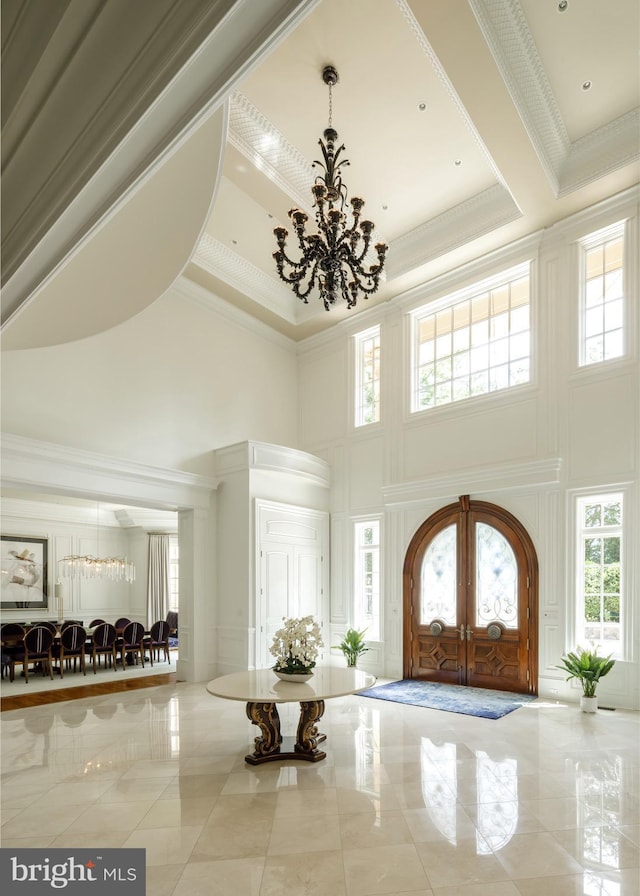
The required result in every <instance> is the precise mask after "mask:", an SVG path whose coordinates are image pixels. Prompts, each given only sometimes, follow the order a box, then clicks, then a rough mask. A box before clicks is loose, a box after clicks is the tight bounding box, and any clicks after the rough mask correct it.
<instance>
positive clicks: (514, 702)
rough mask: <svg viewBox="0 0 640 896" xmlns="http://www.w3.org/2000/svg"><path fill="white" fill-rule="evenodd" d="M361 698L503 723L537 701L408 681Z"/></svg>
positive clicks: (371, 690)
mask: <svg viewBox="0 0 640 896" xmlns="http://www.w3.org/2000/svg"><path fill="white" fill-rule="evenodd" d="M358 697H375V698H376V699H377V700H390V701H392V702H393V703H410V704H411V705H412V706H425V707H427V708H428V709H441V710H443V711H444V712H458V713H462V714H463V715H465V716H479V717H480V718H482V719H501V718H502V717H503V716H506V715H507V714H508V713H510V712H513V710H514V709H518V708H519V707H520V706H523V705H524V704H525V703H531V701H532V700H535V699H536V698H535V697H534V696H532V695H531V694H514V693H511V692H510V691H492V690H488V689H487V688H467V687H462V686H461V685H455V684H440V683H439V682H435V681H433V682H432V681H415V680H413V679H408V678H405V679H403V680H402V681H392V682H390V683H389V684H380V685H378V686H377V687H372V688H368V689H367V690H366V691H359V692H358Z"/></svg>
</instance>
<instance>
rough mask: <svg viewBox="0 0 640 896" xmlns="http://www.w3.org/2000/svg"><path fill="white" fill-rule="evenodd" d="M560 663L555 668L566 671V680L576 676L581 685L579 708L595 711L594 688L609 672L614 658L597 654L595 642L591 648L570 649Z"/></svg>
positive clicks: (596, 699)
mask: <svg viewBox="0 0 640 896" xmlns="http://www.w3.org/2000/svg"><path fill="white" fill-rule="evenodd" d="M561 663H562V665H560V666H557V667H556V668H558V669H562V671H563V672H568V673H569V674H568V676H567V679H566V680H567V681H570V680H571V679H572V678H577V679H579V681H580V684H581V685H582V697H581V698H580V708H581V709H582V711H583V712H595V711H596V709H597V708H598V698H597V696H596V689H597V687H598V682H599V681H600V679H601V678H603V677H604V676H605V675H606V674H607V673H608V672H610V671H611V670H612V669H613V667H614V665H615V660H613V659H611V654H609V656H599V655H598V653H597V650H596V646H595V644H592V645H591V648H590V649H588V648H585V647H580V646H578V647H576V649H575V651H570V652H569V653H567V654H566V656H563V657H562V659H561Z"/></svg>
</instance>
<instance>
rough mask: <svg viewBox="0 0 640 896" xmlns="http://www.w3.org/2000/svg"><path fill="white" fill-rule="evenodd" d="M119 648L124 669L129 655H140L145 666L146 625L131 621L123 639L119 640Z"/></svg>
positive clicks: (123, 634)
mask: <svg viewBox="0 0 640 896" xmlns="http://www.w3.org/2000/svg"><path fill="white" fill-rule="evenodd" d="M118 650H119V651H120V659H121V660H122V668H123V669H124V668H125V667H126V665H127V656H131V657H134V656H136V655H137V656H139V657H140V662H141V663H142V665H143V666H144V625H143V624H142V623H141V622H130V623H129V625H127V626H125V629H124V631H123V632H122V639H121V640H120V639H119V640H118Z"/></svg>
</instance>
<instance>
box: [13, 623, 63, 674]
mask: <svg viewBox="0 0 640 896" xmlns="http://www.w3.org/2000/svg"><path fill="white" fill-rule="evenodd" d="M52 646H53V634H52V632H51V631H50V630H49V629H48V628H47V627H46V626H44V625H34V626H33V628H30V629H29V631H28V632H27V633H26V634H25V636H24V639H23V641H22V647H21V649H19V650H18V651H17V652H16V653H15V654H14V655H13V656H12V657H11V666H10V674H9V677H10V679H11V681H14V679H15V668H16V666H22V669H23V672H24V680H25V682H27V683H28V681H29V666H30V665H32V664H34V663H40V664H42V673H43V675H44V674H45V673H46V672H47V671H48V672H49V677H50V678H51V679H52V680H53V658H52V656H51V649H52Z"/></svg>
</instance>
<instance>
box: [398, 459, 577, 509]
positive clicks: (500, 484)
mask: <svg viewBox="0 0 640 896" xmlns="http://www.w3.org/2000/svg"><path fill="white" fill-rule="evenodd" d="M561 472H562V459H561V458H559V457H552V458H549V459H545V460H534V461H527V462H525V463H518V462H514V463H509V464H500V465H499V466H492V467H478V468H475V469H469V470H465V471H461V472H460V473H453V474H451V475H448V476H446V475H445V476H442V475H436V476H430V477H428V478H426V479H420V480H416V481H413V482H403V483H400V484H398V485H383V486H382V496H383V500H384V505H385V507H386V508H388V509H394V510H397V509H401V508H408V507H411V506H413V505H416V504H424V502H425V501H433V500H434V499H438V500H441V499H443V498H449V497H455V496H457V495H464V494H480V493H482V492H499V491H516V490H521V489H526V490H531V489H532V488H534V489H542V488H544V489H548V488H549V487H550V486H559V485H560V475H561Z"/></svg>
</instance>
